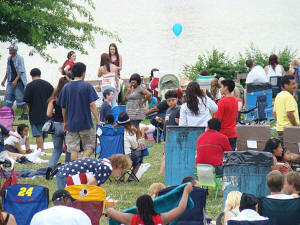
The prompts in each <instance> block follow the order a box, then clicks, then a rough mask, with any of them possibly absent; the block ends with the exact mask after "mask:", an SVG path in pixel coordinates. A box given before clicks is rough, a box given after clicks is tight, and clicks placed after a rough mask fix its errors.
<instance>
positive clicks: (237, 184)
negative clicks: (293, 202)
mask: <svg viewBox="0 0 300 225" xmlns="http://www.w3.org/2000/svg"><path fill="white" fill-rule="evenodd" d="M272 165H273V155H272V153H269V152H261V151H252V150H249V151H235V152H224V154H223V167H224V177H223V182H224V183H223V190H224V191H223V205H225V201H226V198H227V195H228V193H229V192H231V191H240V192H242V193H248V194H253V195H255V196H257V197H259V196H266V195H268V194H269V193H270V192H269V190H268V187H267V182H266V176H267V174H268V173H269V172H270V169H271V166H272Z"/></svg>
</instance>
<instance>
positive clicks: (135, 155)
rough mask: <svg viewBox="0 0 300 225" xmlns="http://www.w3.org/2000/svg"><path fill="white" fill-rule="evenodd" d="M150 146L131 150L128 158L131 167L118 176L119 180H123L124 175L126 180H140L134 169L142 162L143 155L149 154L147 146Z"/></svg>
mask: <svg viewBox="0 0 300 225" xmlns="http://www.w3.org/2000/svg"><path fill="white" fill-rule="evenodd" d="M150 147H151V146H146V148H145V149H142V150H135V151H132V152H131V154H130V158H131V161H132V166H131V169H130V170H129V171H127V172H125V173H124V174H123V175H122V176H121V177H120V179H119V181H122V180H125V176H126V175H128V178H127V182H129V181H130V180H135V181H137V182H140V180H139V178H138V177H137V176H136V173H137V171H136V170H137V168H139V166H140V165H141V164H142V162H143V159H144V157H145V156H148V155H149V151H148V148H150Z"/></svg>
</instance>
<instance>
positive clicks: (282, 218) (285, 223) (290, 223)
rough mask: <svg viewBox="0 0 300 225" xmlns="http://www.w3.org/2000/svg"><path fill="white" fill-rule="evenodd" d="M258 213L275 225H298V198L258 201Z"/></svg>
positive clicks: (299, 203)
mask: <svg viewBox="0 0 300 225" xmlns="http://www.w3.org/2000/svg"><path fill="white" fill-rule="evenodd" d="M258 212H259V214H260V215H261V216H266V217H268V218H270V219H271V220H272V221H274V222H275V224H276V225H299V223H300V198H295V199H286V200H282V199H271V198H267V197H262V198H260V199H259V203H258Z"/></svg>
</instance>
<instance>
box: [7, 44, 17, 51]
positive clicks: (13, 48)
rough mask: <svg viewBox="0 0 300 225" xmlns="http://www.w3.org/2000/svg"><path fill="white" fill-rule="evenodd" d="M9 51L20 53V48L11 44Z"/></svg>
mask: <svg viewBox="0 0 300 225" xmlns="http://www.w3.org/2000/svg"><path fill="white" fill-rule="evenodd" d="M7 49H9V50H16V51H18V49H19V47H18V45H16V44H11V45H10V46H9V47H8V48H7Z"/></svg>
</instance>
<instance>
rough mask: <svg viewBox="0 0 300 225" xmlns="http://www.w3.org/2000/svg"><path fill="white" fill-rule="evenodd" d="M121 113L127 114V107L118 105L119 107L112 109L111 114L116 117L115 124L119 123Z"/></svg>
mask: <svg viewBox="0 0 300 225" xmlns="http://www.w3.org/2000/svg"><path fill="white" fill-rule="evenodd" d="M121 112H126V105H118V106H115V107H113V108H112V109H111V112H110V113H111V114H112V115H113V116H114V118H115V120H114V123H116V122H117V120H118V116H119V114H120V113H121Z"/></svg>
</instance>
